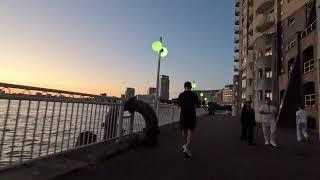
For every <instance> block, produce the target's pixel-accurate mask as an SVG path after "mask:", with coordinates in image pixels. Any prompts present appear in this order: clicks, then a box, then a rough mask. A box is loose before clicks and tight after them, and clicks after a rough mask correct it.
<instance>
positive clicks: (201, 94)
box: [200, 92, 203, 107]
mask: <svg viewBox="0 0 320 180" xmlns="http://www.w3.org/2000/svg"><path fill="white" fill-rule="evenodd" d="M202 97H203V92H201V93H200V99H201V107H202Z"/></svg>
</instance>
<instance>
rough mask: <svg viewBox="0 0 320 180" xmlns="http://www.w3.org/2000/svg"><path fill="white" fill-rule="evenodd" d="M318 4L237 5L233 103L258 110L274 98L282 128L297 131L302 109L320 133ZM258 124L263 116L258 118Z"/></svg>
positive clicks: (269, 0) (248, 1)
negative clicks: (249, 105)
mask: <svg viewBox="0 0 320 180" xmlns="http://www.w3.org/2000/svg"><path fill="white" fill-rule="evenodd" d="M315 4H316V1H315V0H236V2H235V16H236V18H235V25H236V27H235V34H236V37H235V43H236V45H235V53H236V54H235V59H234V62H235V63H236V65H235V67H234V71H235V75H234V90H235V92H234V93H233V100H234V104H235V106H236V109H237V110H238V112H239V111H240V110H241V108H242V106H243V104H244V102H245V101H252V105H253V107H254V108H255V109H258V108H259V107H260V106H261V105H262V104H263V102H264V101H265V99H266V98H270V99H272V101H273V104H274V105H275V106H276V107H277V108H278V109H279V115H278V117H277V119H278V122H279V125H280V126H283V127H295V111H296V110H297V109H298V106H299V105H304V106H305V107H306V110H307V111H309V112H310V113H311V114H312V116H313V117H314V118H313V120H311V121H310V126H312V127H314V128H316V127H319V125H318V124H319V123H318V110H319V106H318V101H317V99H319V88H318V86H319V85H318V84H319V73H318V71H319V70H318V69H319V68H318V67H319V62H318V61H315V60H316V59H317V42H318V33H317V31H316V25H317V21H316V19H317V18H316V9H317V8H316V5H315ZM257 117H258V118H257V119H258V121H259V119H260V118H259V117H260V116H259V115H258V114H257Z"/></svg>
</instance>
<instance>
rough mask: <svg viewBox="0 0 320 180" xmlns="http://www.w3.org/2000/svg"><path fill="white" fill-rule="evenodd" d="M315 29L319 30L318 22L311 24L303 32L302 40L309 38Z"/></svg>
mask: <svg viewBox="0 0 320 180" xmlns="http://www.w3.org/2000/svg"><path fill="white" fill-rule="evenodd" d="M315 29H317V21H314V22H313V23H311V24H310V25H309V26H308V27H307V28H306V29H304V30H303V31H302V32H301V39H303V38H304V37H306V36H308V35H309V34H310V33H311V32H312V31H313V30H315Z"/></svg>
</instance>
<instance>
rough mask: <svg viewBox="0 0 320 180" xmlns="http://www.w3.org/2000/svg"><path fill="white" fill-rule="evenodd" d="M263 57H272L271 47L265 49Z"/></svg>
mask: <svg viewBox="0 0 320 180" xmlns="http://www.w3.org/2000/svg"><path fill="white" fill-rule="evenodd" d="M264 56H272V47H268V48H266V51H265V53H264Z"/></svg>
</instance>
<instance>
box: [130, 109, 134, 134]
mask: <svg viewBox="0 0 320 180" xmlns="http://www.w3.org/2000/svg"><path fill="white" fill-rule="evenodd" d="M133 125H134V113H131V115H130V124H129V135H131V134H133Z"/></svg>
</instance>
